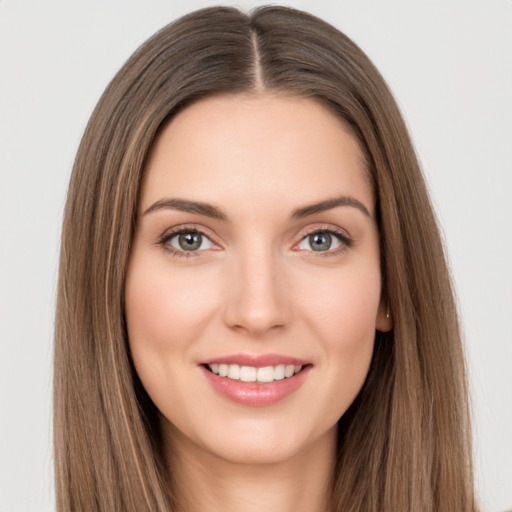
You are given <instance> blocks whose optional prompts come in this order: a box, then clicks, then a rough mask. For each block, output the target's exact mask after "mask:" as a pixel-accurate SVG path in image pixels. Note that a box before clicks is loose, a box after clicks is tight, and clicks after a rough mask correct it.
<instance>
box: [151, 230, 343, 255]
mask: <svg viewBox="0 0 512 512" xmlns="http://www.w3.org/2000/svg"><path fill="white" fill-rule="evenodd" d="M184 233H196V234H199V235H202V236H204V237H206V238H208V239H209V240H210V241H211V242H212V243H213V244H215V245H217V244H216V243H215V242H214V241H213V240H212V237H211V235H209V234H207V233H206V231H205V230H202V229H199V228H198V227H197V226H180V227H179V228H176V229H173V230H172V231H167V232H166V233H164V234H163V235H162V236H161V237H160V239H159V240H158V245H160V246H161V247H162V249H163V250H164V251H165V252H167V253H169V254H171V255H172V256H175V257H178V258H187V259H188V258H193V257H197V256H199V253H201V252H203V251H184V250H179V249H175V248H174V247H172V246H171V245H170V244H169V242H170V240H172V239H173V238H174V237H176V236H178V235H181V234H184ZM316 233H327V234H329V235H333V236H334V237H336V238H337V239H338V240H339V241H340V243H341V244H340V246H339V247H337V248H336V249H332V250H327V251H312V250H311V251H307V252H310V253H314V256H315V257H317V256H319V257H328V256H336V255H338V254H340V253H342V252H343V251H345V250H346V249H348V248H349V247H351V246H352V245H353V240H352V239H351V238H350V236H348V235H347V233H346V232H345V231H342V230H339V229H335V228H333V227H332V226H320V227H315V228H314V229H311V230H310V231H308V232H307V233H305V234H304V235H303V236H302V237H301V239H300V240H299V241H298V242H297V243H296V244H294V247H296V246H297V245H299V244H300V243H301V242H302V241H303V240H305V239H306V238H307V237H309V236H311V235H314V234H316ZM298 251H300V252H302V251H304V249H298Z"/></svg>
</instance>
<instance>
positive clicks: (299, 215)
mask: <svg viewBox="0 0 512 512" xmlns="http://www.w3.org/2000/svg"><path fill="white" fill-rule="evenodd" d="M338 206H352V207H353V208H357V209H358V210H360V211H361V212H363V213H364V214H365V215H366V216H367V217H371V215H370V212H369V211H368V209H367V208H366V206H365V205H364V204H363V203H361V202H360V201H358V200H357V199H356V198H355V197H351V196H339V197H334V198H332V199H326V200H325V201H320V202H319V203H313V204H310V205H308V206H305V207H303V208H298V209H297V210H295V211H294V212H293V213H292V219H303V218H304V217H309V216H310V215H314V214H315V213H321V212H325V211H326V210H332V209H333V208H336V207H338Z"/></svg>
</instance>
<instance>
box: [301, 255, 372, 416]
mask: <svg viewBox="0 0 512 512" xmlns="http://www.w3.org/2000/svg"><path fill="white" fill-rule="evenodd" d="M316 277H317V279H316V281H315V283H314V286H310V292H309V294H305V293H304V291H302V292H300V291H297V292H296V295H297V296H302V297H305V298H304V302H303V304H302V310H303V311H307V312H308V313H307V315H305V318H306V321H307V328H308V329H309V330H310V331H312V332H313V335H314V337H315V339H316V340H318V353H319V358H320V359H321V360H322V368H323V377H324V382H325V383H326V385H328V386H330V391H329V393H327V395H326V396H328V397H330V399H331V400H333V402H331V407H332V409H331V411H332V414H333V418H332V419H333V420H335V421H337V419H339V417H341V416H342V415H343V413H344V412H345V411H346V409H347V408H348V407H349V405H350V404H351V403H352V401H353V400H354V399H355V397H356V396H357V394H358V392H359V390H360V389H361V387H362V385H363V383H364V381H365V379H366V376H367V373H368V369H369V367H370V362H371V358H372V353H373V347H374V340H375V330H376V317H377V312H378V308H379V303H380V269H379V267H378V265H368V266H366V267H365V268H364V269H361V271H355V270H354V268H351V269H350V271H348V272H345V271H343V270H340V271H339V272H337V273H335V274H332V273H331V275H330V276H329V277H328V278H327V277H326V278H325V279H321V278H320V276H318V275H317V276H316ZM311 284H313V283H311ZM324 405H325V406H326V407H327V406H328V404H324Z"/></svg>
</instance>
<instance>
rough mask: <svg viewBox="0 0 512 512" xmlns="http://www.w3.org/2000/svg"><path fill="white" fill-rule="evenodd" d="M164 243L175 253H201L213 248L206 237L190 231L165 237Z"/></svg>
mask: <svg viewBox="0 0 512 512" xmlns="http://www.w3.org/2000/svg"><path fill="white" fill-rule="evenodd" d="M164 243H165V244H166V245H167V246H170V247H171V248H173V249H175V250H177V251H186V252H196V251H203V250H205V249H211V248H212V247H213V246H214V244H213V242H212V241H211V240H210V239H209V238H208V237H207V236H206V235H203V234H202V233H199V232H198V231H191V230H188V231H181V232H179V233H174V234H172V235H171V236H169V237H167V239H166V240H164Z"/></svg>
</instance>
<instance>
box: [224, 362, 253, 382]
mask: <svg viewBox="0 0 512 512" xmlns="http://www.w3.org/2000/svg"><path fill="white" fill-rule="evenodd" d="M230 366H231V365H230ZM233 366H238V365H233ZM256 377H257V370H256V368H253V367H252V366H242V367H241V368H240V380H241V381H242V382H256Z"/></svg>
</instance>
